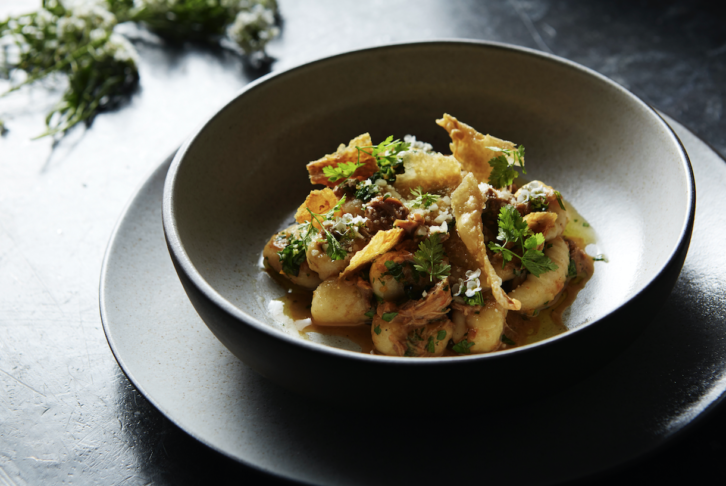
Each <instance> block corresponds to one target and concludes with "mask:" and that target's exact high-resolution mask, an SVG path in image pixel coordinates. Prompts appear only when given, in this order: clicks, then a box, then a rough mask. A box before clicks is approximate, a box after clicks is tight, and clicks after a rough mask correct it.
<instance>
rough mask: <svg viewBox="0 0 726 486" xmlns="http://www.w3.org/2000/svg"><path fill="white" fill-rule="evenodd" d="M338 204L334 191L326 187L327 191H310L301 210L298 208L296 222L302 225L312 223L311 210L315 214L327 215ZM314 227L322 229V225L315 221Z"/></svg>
mask: <svg viewBox="0 0 726 486" xmlns="http://www.w3.org/2000/svg"><path fill="white" fill-rule="evenodd" d="M336 204H338V197H337V196H336V195H335V193H334V192H333V191H332V189H329V188H327V187H326V188H325V189H322V190H320V191H318V190H315V191H310V194H308V197H307V198H305V202H304V203H302V205H301V206H300V207H299V208H297V212H296V213H295V221H297V222H298V223H302V222H304V221H311V220H312V217H311V216H310V213H309V212H308V211H307V210H308V209H310V211H312V212H314V213H315V214H325V213H327V212H328V211H330V210H331V209H333V208H334V207H335V205H336ZM339 215H340V214H336V216H339ZM313 226H315V227H316V228H320V225H319V224H318V223H317V221H313Z"/></svg>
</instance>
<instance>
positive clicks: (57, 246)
mask: <svg viewBox="0 0 726 486" xmlns="http://www.w3.org/2000/svg"><path fill="white" fill-rule="evenodd" d="M278 1H279V4H280V12H281V16H282V24H281V36H280V37H279V38H278V39H276V40H274V41H273V42H271V44H270V45H269V46H268V53H269V55H270V56H271V57H272V58H274V62H273V63H272V64H271V65H270V67H269V69H271V70H272V71H276V70H281V69H286V68H288V67H292V66H295V65H298V64H301V63H304V62H306V61H309V60H313V59H317V58H320V57H324V56H328V55H332V54H336V53H339V52H344V51H347V50H351V49H357V48H363V47H369V46H375V45H382V44H387V43H391V42H403V41H408V40H424V39H434V38H473V39H484V40H492V41H498V42H506V43H511V44H515V45H520V46H526V47H529V48H533V49H538V50H541V51H545V52H549V53H553V54H556V55H559V56H562V57H565V58H568V59H570V60H573V61H575V62H579V63H581V64H584V65H585V66H588V67H590V68H592V69H595V70H596V71H598V72H600V73H602V74H604V75H606V76H608V77H610V78H611V79H613V80H614V81H616V82H617V83H620V84H621V85H623V86H625V87H626V88H628V89H630V90H631V91H633V92H634V93H635V94H637V95H638V96H640V97H641V98H642V99H643V100H645V101H646V102H647V103H649V104H651V105H652V106H654V107H655V108H657V109H659V110H661V111H662V112H664V113H666V114H668V115H669V116H671V117H672V118H674V119H675V120H677V121H679V122H680V123H681V124H683V125H684V126H686V127H688V128H689V129H690V130H691V131H693V133H695V134H696V135H697V136H698V137H700V138H701V139H702V140H704V141H705V142H707V143H708V144H710V145H711V146H712V147H713V148H714V150H716V151H717V152H719V153H720V154H722V155H723V154H726V117H724V113H723V112H724V109H725V108H726V107H725V106H724V104H725V103H726V29H725V28H724V27H723V25H724V21H726V15H725V14H724V11H723V9H722V8H721V7H719V5H718V4H719V3H723V2H699V1H695V0H689V1H655V0H654V1H642V0H608V1H605V0H597V1H589V2H583V1H576V0H543V1H535V0H508V1H475V0H466V1H465V0H419V1H410V2H405V1H395V0H378V1H361V0H358V1H349V0H346V1H341V0H329V1H324V0H315V1H312V0H306V1H305V2H301V1H294V0H278ZM39 3H40V2H39V1H38V2H35V1H28V0H2V2H0V18H4V17H5V16H6V15H9V14H17V13H23V12H26V11H29V10H32V9H34V8H36V7H37V5H38V4H39ZM118 28H119V29H121V30H122V32H123V33H125V34H126V35H127V36H128V37H130V38H131V39H132V41H133V44H134V46H135V47H136V49H137V50H138V52H139V56H140V59H139V71H140V76H141V84H140V87H139V89H138V90H137V91H136V92H135V93H133V95H131V96H130V98H129V99H128V102H126V103H124V105H123V106H121V107H120V108H118V109H117V110H115V111H112V112H108V113H104V114H102V115H100V116H98V117H97V118H96V120H95V122H94V123H93V125H92V126H91V127H90V128H88V129H85V128H82V127H77V128H76V129H73V130H72V131H71V132H69V133H68V135H67V136H66V137H64V138H63V139H61V140H59V141H57V142H56V143H54V142H53V140H50V139H48V138H44V139H39V140H35V141H32V140H31V139H32V138H33V137H34V136H36V135H39V134H40V133H42V132H43V130H44V118H45V113H47V112H48V111H49V110H50V109H51V108H52V107H53V105H54V104H55V103H56V102H57V100H58V99H59V98H60V96H61V93H62V90H63V84H62V82H49V83H44V84H39V85H37V86H32V87H30V88H26V89H22V90H20V91H19V92H16V93H14V94H13V95H11V96H8V97H5V98H0V118H2V119H4V120H5V122H6V126H7V128H8V129H9V131H8V132H7V133H6V134H5V135H4V136H2V137H1V138H0V485H3V486H5V485H17V486H21V485H54V484H124V485H146V484H157V485H166V484H184V485H186V484H200V483H204V484H243V483H249V484H264V483H273V482H275V483H276V482H277V481H273V480H272V479H269V478H266V477H262V476H261V475H260V474H259V473H257V472H254V471H252V470H251V469H248V468H247V467H245V466H242V465H240V464H237V463H235V462H233V461H231V460H229V459H226V458H225V457H223V456H222V455H220V454H218V453H217V452H214V451H212V450H210V449H208V448H207V447H206V446H204V445H203V444H201V443H199V442H197V441H196V440H195V439H193V438H192V437H190V436H188V435H187V434H186V433H185V432H184V431H182V430H180V429H179V428H178V427H176V426H175V425H174V424H172V423H171V422H170V421H169V420H168V419H167V418H165V417H164V416H163V415H162V414H161V413H160V412H159V411H157V410H156V409H155V408H154V407H153V406H152V405H151V404H150V403H149V402H148V401H147V400H146V399H145V398H144V397H143V396H142V395H141V394H140V393H139V392H137V390H136V389H135V388H134V386H133V385H132V384H131V383H130V382H129V380H128V379H127V378H126V377H125V375H124V374H123V372H122V371H121V369H120V368H119V366H118V364H117V363H116V361H115V359H114V357H113V355H112V353H111V351H110V349H109V346H108V344H107V342H106V338H105V336H104V332H103V329H102V324H101V319H100V317H99V302H98V289H99V276H100V271H101V263H102V259H103V256H104V252H105V250H106V245H107V243H108V240H109V237H110V235H111V232H112V229H113V227H114V224H115V223H116V221H117V218H118V217H119V215H120V214H121V211H122V210H123V208H124V206H125V204H126V203H127V201H128V200H129V199H130V198H131V197H132V195H133V194H134V192H135V190H136V188H137V187H138V186H139V185H140V184H141V183H142V182H143V181H144V180H145V178H146V177H147V176H148V174H149V173H150V171H151V170H152V169H153V168H154V167H156V166H157V165H158V164H159V163H161V161H163V160H164V159H165V158H166V157H167V156H168V155H169V154H170V153H171V152H172V151H173V150H174V149H175V148H176V147H177V146H179V144H180V143H181V142H182V141H183V140H184V139H185V137H186V136H187V135H188V134H189V133H190V132H191V131H192V130H194V129H195V128H196V127H197V126H199V125H200V124H201V123H203V122H204V121H205V120H206V118H207V117H209V116H210V115H212V114H213V113H214V112H215V111H216V110H217V109H218V108H219V107H221V106H222V105H223V104H224V103H225V102H226V101H228V100H229V99H230V98H231V97H233V96H234V95H235V93H236V92H238V91H239V90H240V89H241V88H242V87H244V86H245V84H247V83H248V82H250V81H252V80H254V79H256V78H257V77H259V76H261V75H264V74H266V72H268V70H269V69H268V68H255V67H254V66H252V65H250V64H249V63H248V62H245V61H244V60H243V59H242V58H241V57H240V56H239V55H237V54H236V53H234V52H231V51H227V50H223V49H219V48H210V47H205V46H199V45H193V44H187V45H183V46H175V45H168V44H165V43H164V42H163V41H161V40H160V39H158V38H157V37H155V36H154V35H152V34H150V33H149V32H147V31H145V30H143V29H141V28H138V27H136V26H134V25H121V26H119V27H118ZM7 86H8V84H7V82H5V81H3V80H1V79H0V92H2V91H4V90H5V89H6V88H7ZM725 190H726V189H725ZM723 457H726V410H725V409H724V406H719V407H716V408H715V410H712V411H711V412H710V413H709V414H708V416H707V417H705V418H704V419H703V420H701V421H698V423H696V424H693V425H692V426H691V427H690V428H689V430H687V432H686V433H684V434H681V437H678V440H674V441H671V443H668V444H666V445H665V446H664V447H662V448H660V449H659V450H657V451H656V452H655V453H653V454H652V455H650V456H648V457H646V458H643V459H642V460H641V461H638V462H636V463H634V464H631V465H629V466H628V467H627V468H625V469H620V470H617V471H613V472H611V473H610V475H609V476H608V477H606V478H589V479H587V480H585V481H584V482H589V483H593V482H595V483H597V484H600V483H602V484H612V483H615V482H618V483H619V484H642V483H643V482H647V483H649V484H658V483H660V484H670V483H671V482H672V481H674V480H682V481H688V482H689V483H690V484H697V483H699V482H700V483H704V482H706V481H708V482H709V483H710V484H718V483H720V484H726V471H725V470H724V467H723ZM454 466H455V465H452V474H454V475H456V474H462V470H461V468H457V467H454ZM715 478H719V479H718V480H715Z"/></svg>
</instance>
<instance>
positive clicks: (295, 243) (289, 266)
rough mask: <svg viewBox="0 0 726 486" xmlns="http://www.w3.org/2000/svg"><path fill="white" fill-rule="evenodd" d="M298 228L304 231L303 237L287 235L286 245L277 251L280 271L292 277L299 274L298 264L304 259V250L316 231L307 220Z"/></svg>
mask: <svg viewBox="0 0 726 486" xmlns="http://www.w3.org/2000/svg"><path fill="white" fill-rule="evenodd" d="M299 230H300V231H301V232H302V231H304V232H305V234H304V235H303V237H302V238H294V237H293V236H292V235H289V236H287V241H288V243H287V245H286V246H285V248H283V249H282V250H281V251H278V252H277V254H278V255H279V257H280V263H281V264H282V271H283V272H285V273H286V274H287V275H291V276H293V277H297V276H298V275H299V274H300V265H302V263H303V262H304V261H305V252H306V251H307V249H308V245H309V244H310V241H311V240H312V237H313V235H314V234H316V233H317V229H316V228H314V227H313V225H312V224H310V223H309V222H306V223H303V224H302V225H300V228H299Z"/></svg>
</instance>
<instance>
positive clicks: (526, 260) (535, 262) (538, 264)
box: [522, 250, 560, 277]
mask: <svg viewBox="0 0 726 486" xmlns="http://www.w3.org/2000/svg"><path fill="white" fill-rule="evenodd" d="M522 266H523V267H524V268H526V269H527V270H528V271H529V273H531V274H532V275H534V276H535V277H539V276H540V275H542V274H543V273H546V272H549V271H551V270H557V269H558V268H560V267H558V266H557V265H555V263H554V262H553V261H552V260H550V259H549V258H548V257H546V256H545V254H544V253H542V252H541V251H539V250H527V251H526V252H524V255H522Z"/></svg>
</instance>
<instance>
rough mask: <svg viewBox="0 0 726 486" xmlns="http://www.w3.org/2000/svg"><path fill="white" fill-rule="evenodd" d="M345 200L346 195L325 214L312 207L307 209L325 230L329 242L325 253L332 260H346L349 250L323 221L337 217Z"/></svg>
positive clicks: (326, 239)
mask: <svg viewBox="0 0 726 486" xmlns="http://www.w3.org/2000/svg"><path fill="white" fill-rule="evenodd" d="M344 202H345V196H343V197H342V198H341V199H340V201H338V203H337V204H336V205H335V206H334V207H333V209H331V210H330V211H328V212H327V213H325V214H317V213H314V212H312V211H311V210H310V208H305V209H307V211H308V213H310V217H311V218H312V219H313V220H315V221H316V222H317V223H318V225H319V226H320V228H321V229H322V231H323V234H324V235H325V241H326V243H327V244H328V247H327V248H326V249H325V254H326V255H328V256H329V257H330V259H331V260H345V257H346V256H348V252H347V251H346V250H345V248H343V246H342V245H341V244H340V242H339V241H338V240H337V239H336V238H335V236H334V235H333V233H332V232H331V231H330V230H328V229H327V228H326V227H325V226H324V225H323V221H330V220H332V219H333V218H334V217H335V213H336V212H338V211H340V208H341V206H343V203H344ZM318 217H322V218H323V221H320V219H318Z"/></svg>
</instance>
